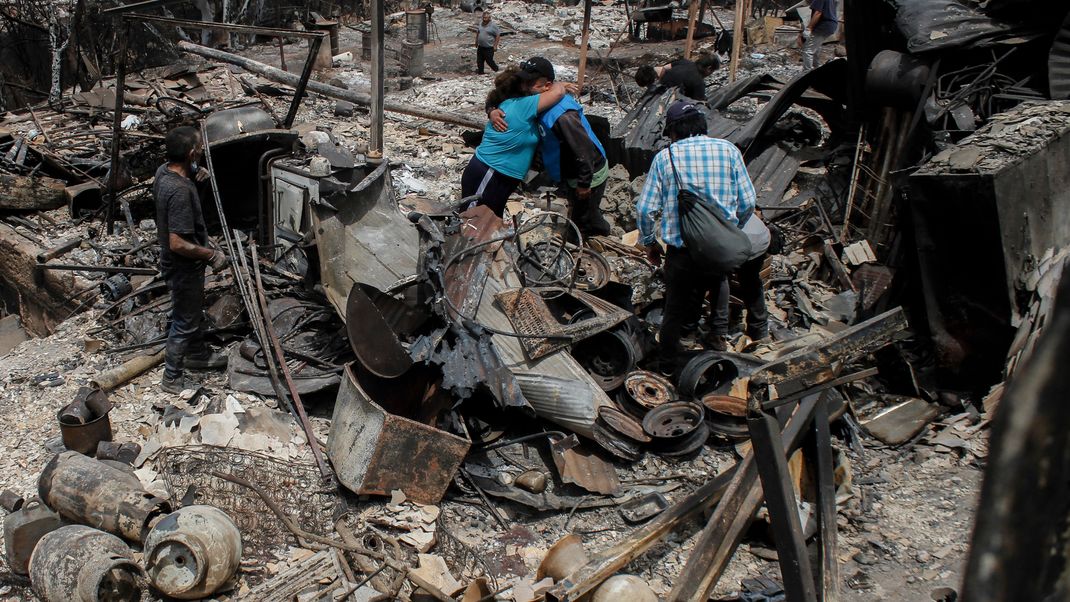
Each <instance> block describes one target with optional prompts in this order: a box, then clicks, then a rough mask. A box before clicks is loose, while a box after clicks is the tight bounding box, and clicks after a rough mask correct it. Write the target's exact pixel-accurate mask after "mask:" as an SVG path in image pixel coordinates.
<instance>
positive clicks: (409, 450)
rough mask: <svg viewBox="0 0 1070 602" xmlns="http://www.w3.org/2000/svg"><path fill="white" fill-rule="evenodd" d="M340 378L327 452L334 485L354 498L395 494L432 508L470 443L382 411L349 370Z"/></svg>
mask: <svg viewBox="0 0 1070 602" xmlns="http://www.w3.org/2000/svg"><path fill="white" fill-rule="evenodd" d="M345 374H346V378H345V380H344V381H343V383H342V387H341V389H340V390H339V391H338V398H337V400H336V401H335V406H334V414H333V416H332V417H331V434H330V437H329V439H328V447H327V455H328V457H330V459H331V462H332V463H333V464H334V466H335V468H336V470H337V475H338V480H339V482H341V483H342V485H344V486H345V487H346V488H348V489H350V490H352V491H355V492H357V493H370V494H376V495H389V494H390V492H391V491H393V490H395V489H400V490H401V491H403V492H404V493H405V495H406V496H408V498H409V499H411V500H413V501H415V502H417V503H421V504H434V503H437V502H438V501H439V500H440V499H441V498H442V495H443V494H444V493H445V492H446V488H447V487H449V484H450V482H451V481H452V480H453V474H454V473H455V472H456V471H457V468H458V467H459V466H460V464H461V461H462V460H463V459H464V456H465V454H466V453H468V447H469V442H468V441H466V440H464V439H461V438H460V437H457V436H456V435H453V434H450V433H447V432H445V431H442V430H439V429H436V428H435V427H432V426H428V425H426V424H421V423H419V422H416V421H414V420H409V419H408V418H403V417H401V416H396V415H394V414H391V413H389V412H387V411H385V410H383V408H382V407H381V406H380V405H378V404H376V403H375V401H374V400H372V399H371V397H370V396H369V395H368V393H366V392H365V390H364V389H363V388H362V387H361V385H360V383H359V381H358V379H357V376H356V374H354V371H353V369H352V366H347V367H346V371H345Z"/></svg>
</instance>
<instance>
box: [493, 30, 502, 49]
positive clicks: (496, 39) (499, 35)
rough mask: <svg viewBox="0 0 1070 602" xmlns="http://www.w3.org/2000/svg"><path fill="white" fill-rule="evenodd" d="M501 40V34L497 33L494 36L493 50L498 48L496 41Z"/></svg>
mask: <svg viewBox="0 0 1070 602" xmlns="http://www.w3.org/2000/svg"><path fill="white" fill-rule="evenodd" d="M501 41H502V34H498V35H496V36H494V49H495V50H497V49H498V42H501Z"/></svg>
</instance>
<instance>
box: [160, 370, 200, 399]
mask: <svg viewBox="0 0 1070 602" xmlns="http://www.w3.org/2000/svg"><path fill="white" fill-rule="evenodd" d="M200 386H201V383H199V382H197V381H195V380H191V379H189V378H187V377H186V376H185V375H182V376H179V377H178V378H168V377H167V375H166V374H165V375H164V377H163V378H162V379H160V389H161V390H163V392H164V393H171V394H172V395H179V394H181V393H182V392H183V391H187V390H192V389H197V388H199V387H200Z"/></svg>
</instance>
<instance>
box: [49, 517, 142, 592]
mask: <svg viewBox="0 0 1070 602" xmlns="http://www.w3.org/2000/svg"><path fill="white" fill-rule="evenodd" d="M143 579H144V572H143V571H142V570H141V567H139V566H138V565H137V563H135V562H134V558H133V555H132V554H131V553H130V548H128V547H126V544H125V543H123V540H121V539H119V538H118V537H116V536H114V535H110V534H108V533H105V532H103V531H98V530H96V529H90V528H89V527H86V526H84V525H67V526H66V527H60V528H59V529H57V530H55V531H53V532H51V533H49V534H48V535H45V536H44V537H42V538H41V541H39V542H37V547H35V548H34V549H33V555H32V556H31V557H30V583H31V584H32V585H33V591H34V593H36V594H37V596H38V597H39V598H41V600H42V601H43V602H134V601H135V600H140V599H141V589H142V588H141V583H142V580H143Z"/></svg>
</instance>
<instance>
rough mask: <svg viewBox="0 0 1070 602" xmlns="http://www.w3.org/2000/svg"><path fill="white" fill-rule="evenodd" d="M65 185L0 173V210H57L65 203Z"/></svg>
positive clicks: (50, 179) (44, 179)
mask: <svg viewBox="0 0 1070 602" xmlns="http://www.w3.org/2000/svg"><path fill="white" fill-rule="evenodd" d="M66 187H67V185H66V184H65V183H64V182H63V181H61V180H56V179H53V178H47V177H43V176H37V177H30V176H20V175H15V174H5V173H0V190H3V191H4V193H3V194H0V209H4V210H11V211H41V210H46V209H57V208H59V207H62V206H63V205H64V204H66V202H67V197H66V194H64V192H63V191H64V189H65V188H66Z"/></svg>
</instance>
